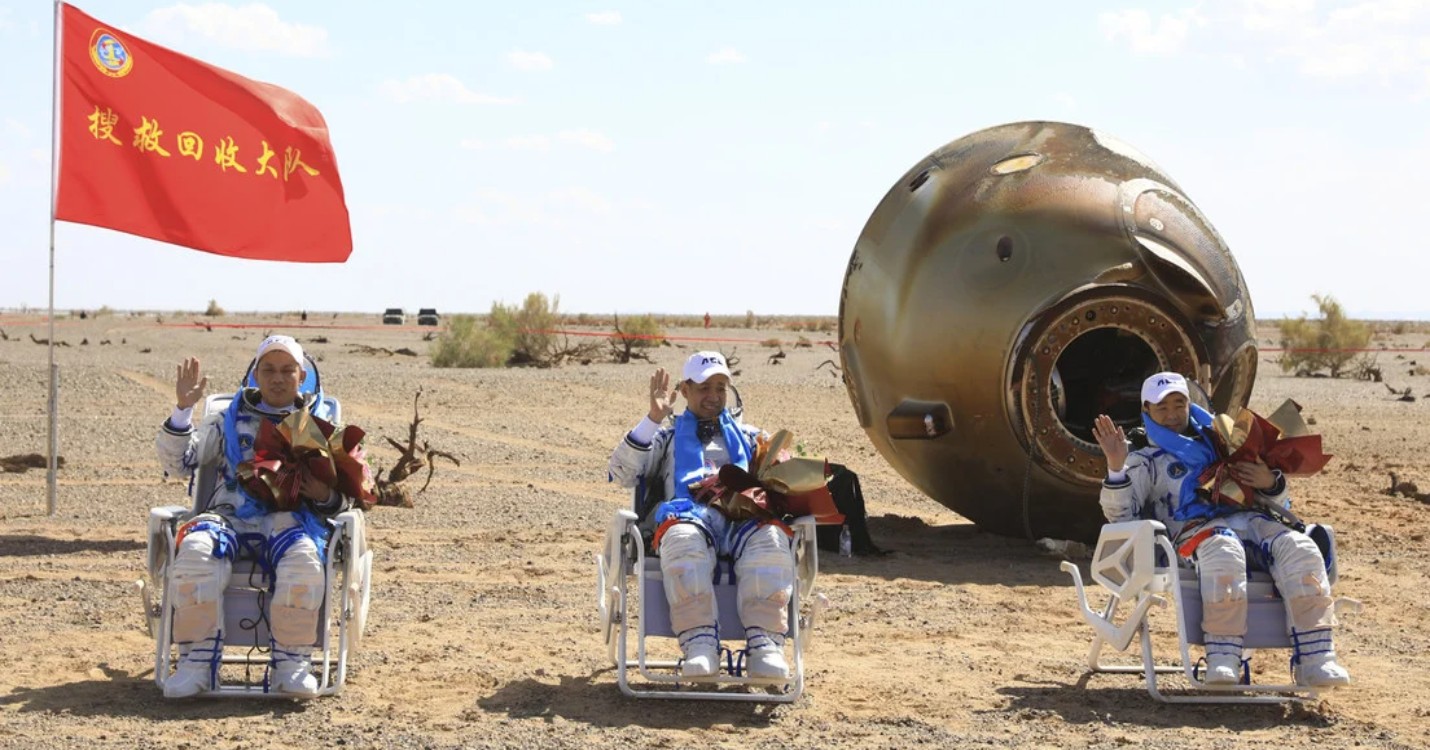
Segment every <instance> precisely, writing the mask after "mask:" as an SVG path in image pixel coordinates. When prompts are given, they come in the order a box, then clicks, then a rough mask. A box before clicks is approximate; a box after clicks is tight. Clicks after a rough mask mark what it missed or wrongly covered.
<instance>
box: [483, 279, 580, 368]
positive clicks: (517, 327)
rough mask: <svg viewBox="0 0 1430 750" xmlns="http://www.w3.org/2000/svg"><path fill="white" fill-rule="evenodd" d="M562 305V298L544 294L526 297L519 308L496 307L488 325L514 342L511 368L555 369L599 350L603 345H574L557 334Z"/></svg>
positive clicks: (562, 335) (498, 304)
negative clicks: (524, 366)
mask: <svg viewBox="0 0 1430 750" xmlns="http://www.w3.org/2000/svg"><path fill="white" fill-rule="evenodd" d="M560 304H561V298H560V297H559V296H553V297H551V298H550V299H549V300H548V299H547V297H546V295H545V294H542V293H541V292H532V293H531V294H528V295H526V301H525V302H523V303H522V306H521V307H519V308H518V307H516V306H515V305H513V306H507V305H503V304H501V303H500V302H494V303H492V312H491V314H490V315H489V316H487V320H488V324H489V325H490V327H491V328H492V329H493V330H495V331H497V332H498V333H499V334H500V335H501V338H502V339H503V340H508V341H511V342H512V349H511V358H510V359H508V360H507V365H510V366H521V365H529V366H532V367H555V366H556V365H559V364H561V363H562V362H563V361H564V360H567V359H580V360H587V359H589V358H590V357H591V356H592V355H594V354H595V353H596V352H597V351H598V350H599V348H600V347H601V346H602V344H601V343H600V342H594V341H588V342H584V343H576V344H573V343H571V340H570V338H569V337H568V336H566V335H565V334H563V333H560V332H558V331H557V330H556V329H557V323H558V322H559V321H560V320H561V313H560V312H559V310H558V307H559V306H560Z"/></svg>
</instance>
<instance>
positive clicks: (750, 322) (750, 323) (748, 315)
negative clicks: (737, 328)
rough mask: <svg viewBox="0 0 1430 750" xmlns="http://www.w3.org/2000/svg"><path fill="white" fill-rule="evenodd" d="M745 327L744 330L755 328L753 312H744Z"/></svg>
mask: <svg viewBox="0 0 1430 750" xmlns="http://www.w3.org/2000/svg"><path fill="white" fill-rule="evenodd" d="M745 327H746V328H754V327H755V311H754V310H746V311H745Z"/></svg>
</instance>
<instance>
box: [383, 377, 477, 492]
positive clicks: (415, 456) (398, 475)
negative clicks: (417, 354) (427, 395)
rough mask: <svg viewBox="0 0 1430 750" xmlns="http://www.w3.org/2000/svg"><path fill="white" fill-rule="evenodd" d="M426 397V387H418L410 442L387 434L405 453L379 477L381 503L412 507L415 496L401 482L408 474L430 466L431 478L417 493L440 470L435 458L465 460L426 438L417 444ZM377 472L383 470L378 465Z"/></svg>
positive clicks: (456, 461)
mask: <svg viewBox="0 0 1430 750" xmlns="http://www.w3.org/2000/svg"><path fill="white" fill-rule="evenodd" d="M421 398H422V389H421V388H418V389H417V393H416V395H414V396H413V397H412V424H410V425H408V427H407V445H405V446H404V445H403V444H402V443H399V442H397V441H396V440H393V439H392V438H390V437H389V438H385V439H386V440H387V442H388V444H389V445H391V446H392V447H393V448H396V449H397V452H398V453H400V454H401V455H400V456H399V457H398V459H397V463H396V464H394V465H393V467H392V468H391V469H388V471H387V477H386V478H383V477H378V478H377V504H378V505H395V506H398V507H402V508H411V507H412V497H411V495H409V494H408V492H407V488H406V487H404V486H403V485H402V484H401V482H402V481H403V480H405V479H407V478H408V477H410V476H412V475H413V474H416V473H417V472H419V471H421V470H422V469H423V468H426V469H427V481H425V482H423V483H422V489H419V490H417V494H419V495H420V494H422V493H423V492H426V491H427V485H429V484H431V483H432V475H433V474H434V473H436V471H437V462H436V461H435V460H434V459H438V458H445V459H447V460H448V461H451V462H452V463H453V464H455V465H457V466H461V465H462V462H461V461H460V460H458V459H457V457H456V456H454V455H452V454H451V453H448V452H446V451H441V450H437V449H435V448H433V447H432V445H431V444H430V443H428V442H427V441H425V440H424V441H422V445H421V447H418V445H417V426H418V425H419V424H422V416H421V413H420V412H419V410H418V402H419V401H420V400H421ZM375 473H381V470H380V469H378V470H377V471H376V472H375Z"/></svg>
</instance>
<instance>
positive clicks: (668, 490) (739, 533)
mask: <svg viewBox="0 0 1430 750" xmlns="http://www.w3.org/2000/svg"><path fill="white" fill-rule="evenodd" d="M683 376H684V377H683V379H682V380H681V382H680V383H679V386H678V388H677V389H672V388H671V382H670V380H671V377H670V374H669V373H667V372H666V371H665V370H664V369H659V368H658V369H656V371H655V373H654V374H653V375H651V378H650V391H649V396H650V412H649V413H648V414H647V415H646V417H645V418H644V419H642V420H641V422H640V424H638V425H636V427H635V429H633V430H631V431H630V433H628V434H627V435H626V436H625V438H624V439H623V440H622V441H621V443H620V444H619V445H617V446H616V449H615V452H614V453H613V454H612V455H611V463H610V476H611V479H612V481H615V482H617V483H619V484H620V485H621V486H622V487H635V486H636V485H637V483H638V482H641V481H645V482H646V483H647V484H648V485H650V484H654V485H655V487H654V488H652V489H651V490H649V492H651V493H652V494H653V496H654V497H659V498H665V499H664V501H663V502H660V503H659V504H657V505H655V506H654V508H651V507H649V505H648V504H647V507H645V508H641V509H638V512H642V513H643V515H642V518H641V528H642V530H643V532H645V533H646V534H647V538H648V539H650V540H651V548H652V549H653V550H654V551H655V552H656V554H658V555H659V556H660V569H661V573H662V575H663V577H664V580H665V595H666V600H667V602H668V603H669V605H670V620H671V624H672V626H673V629H674V630H675V632H676V634H677V636H678V638H679V641H680V649H681V652H682V654H683V655H684V659H683V660H682V662H681V666H680V673H681V676H683V677H686V678H692V679H700V678H705V677H710V676H711V675H714V674H715V672H716V670H717V668H718V666H719V653H720V637H721V635H722V634H721V633H719V632H718V629H717V623H718V619H717V611H716V602H715V591H714V585H713V579H714V574H715V561H716V556H717V555H728V556H729V557H730V558H731V559H733V560H734V563H735V581H736V594H737V607H738V610H739V614H740V620H741V622H743V623H744V625H745V633H744V634H743V635H744V637H745V641H746V648H747V660H746V665H747V669H748V673H749V675H750V676H751V677H754V678H762V679H770V680H777V679H784V678H787V677H788V676H789V665H788V664H787V663H786V662H785V657H784V633H785V632H787V631H788V629H789V628H788V625H789V623H788V605H789V601H790V596H791V593H792V589H793V585H794V557H793V555H792V554H791V553H790V540H791V538H792V536H793V534H792V532H791V531H790V529H789V528H788V527H787V526H785V525H784V524H782V523H779V522H777V521H768V520H759V519H750V520H745V521H732V520H730V519H728V518H726V517H725V516H724V515H723V514H722V513H721V512H720V511H719V510H718V509H716V508H713V507H711V506H709V505H705V504H702V503H699V502H696V501H695V500H693V499H692V497H691V491H690V485H691V484H694V483H697V482H699V481H700V480H701V479H702V478H703V477H706V476H709V475H712V474H715V473H717V472H718V471H719V469H720V467H721V466H724V465H725V464H727V463H733V464H737V465H739V466H740V467H741V468H745V469H750V468H751V462H752V459H753V457H754V454H755V441H756V439H757V438H758V437H759V436H761V435H763V433H762V432H761V431H760V430H759V429H758V428H755V427H750V426H748V425H744V424H740V423H738V422H736V421H735V419H734V418H733V417H731V416H730V413H729V412H728V411H727V410H726V408H725V406H726V397H727V394H728V390H729V386H730V369H729V367H728V366H726V363H725V358H724V357H723V356H722V355H721V354H720V353H719V352H696V353H695V354H693V355H691V356H690V358H689V359H688V360H687V361H686V362H685V367H684V372H683ZM677 392H678V393H679V394H680V395H681V396H682V397H684V399H685V407H686V408H685V412H684V413H682V414H680V415H679V416H677V417H675V419H674V422H673V424H671V425H669V426H662V422H664V421H665V419H666V418H667V417H669V416H671V414H672V413H673V412H674V409H673V405H674V403H675V396H676V393H677Z"/></svg>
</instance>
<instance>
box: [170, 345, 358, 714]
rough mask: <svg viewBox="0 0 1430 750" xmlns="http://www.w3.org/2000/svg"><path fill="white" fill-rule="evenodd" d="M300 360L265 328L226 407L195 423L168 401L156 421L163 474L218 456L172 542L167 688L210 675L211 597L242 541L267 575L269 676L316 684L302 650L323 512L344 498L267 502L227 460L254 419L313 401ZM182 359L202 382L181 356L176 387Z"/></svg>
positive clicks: (294, 688)
mask: <svg viewBox="0 0 1430 750" xmlns="http://www.w3.org/2000/svg"><path fill="white" fill-rule="evenodd" d="M303 362H304V359H303V350H302V348H301V347H300V346H299V345H298V343H297V342H296V341H294V340H293V339H292V338H290V337H287V336H270V337H268V338H267V339H265V340H264V341H263V343H262V344H260V345H259V347H258V354H257V357H256V360H255V364H254V368H255V371H256V377H257V378H258V380H259V387H258V388H245V389H243V390H242V391H240V392H239V394H238V396H237V397H236V398H235V399H234V401H233V403H232V405H231V406H230V408H229V409H227V410H225V411H224V412H221V413H218V414H209V415H207V416H206V417H205V419H204V421H203V423H202V424H201V425H199V426H198V427H197V428H195V426H194V425H193V424H192V421H191V415H192V403H190V404H189V405H187V408H185V406H183V405H181V406H179V407H176V408H175V410H174V413H173V414H172V415H171V416H170V417H169V419H168V420H166V421H165V422H164V424H163V426H162V427H161V428H160V430H159V434H158V437H157V439H156V447H157V449H158V453H159V461H160V464H161V465H162V466H163V468H164V471H165V472H167V473H168V474H169V475H171V476H178V477H185V478H188V477H192V476H193V475H194V473H195V472H196V471H197V470H198V469H199V467H200V466H204V465H209V464H214V465H216V468H217V471H218V481H217V482H216V483H215V487H214V491H213V496H212V497H209V498H198V499H197V500H198V501H199V503H198V504H199V505H200V506H202V507H203V509H204V512H203V513H201V514H200V515H198V516H195V517H194V518H192V519H190V520H189V521H187V522H186V523H184V524H183V525H182V526H180V527H179V530H178V551H177V554H176V556H175V560H174V563H173V569H172V570H171V571H170V574H169V575H170V576H171V578H172V592H173V607H174V612H173V633H174V640H175V642H176V643H178V644H179V648H180V660H179V663H178V668H177V670H176V671H175V673H174V674H173V675H172V676H170V677H169V679H168V680H167V681H166V683H165V686H164V695H165V696H167V697H171V698H177V697H185V696H189V695H194V694H196V693H200V692H203V691H205V690H209V689H212V688H213V686H214V684H215V680H216V677H217V670H218V666H219V660H220V657H221V656H222V648H223V639H224V637H225V633H223V632H222V625H223V624H222V622H220V621H219V611H220V610H219V601H220V598H221V597H222V596H223V591H224V588H225V587H226V586H227V585H228V582H229V576H230V574H231V570H232V567H233V560H234V558H235V556H236V555H237V554H238V553H239V550H240V548H243V549H245V550H247V551H250V552H252V553H254V554H255V557H256V558H257V559H258V561H259V562H258V564H259V566H260V567H262V568H263V569H265V570H267V571H269V572H270V576H271V580H272V582H273V588H272V590H271V592H269V593H268V594H267V595H268V596H270V597H271V599H270V601H269V606H268V608H267V612H268V618H269V630H270V632H271V634H272V644H271V646H272V666H271V672H270V674H269V679H270V684H271V685H272V687H273V688H274V689H276V690H277V691H279V692H284V693H290V694H293V695H296V696H309V695H314V694H316V693H317V690H318V681H317V678H316V677H315V676H314V675H313V674H312V671H311V670H312V667H311V664H310V658H311V652H312V644H313V643H314V642H315V641H316V638H317V633H318V616H319V608H320V607H321V606H322V603H323V596H324V591H325V580H324V565H323V557H324V554H325V552H324V550H325V549H326V540H327V535H328V533H329V532H328V527H327V525H326V524H325V523H324V522H323V520H322V517H324V516H331V515H335V514H337V513H341V512H342V511H344V510H346V509H347V508H348V507H350V506H351V504H352V500H351V499H350V498H347V497H344V496H343V495H342V494H341V493H339V492H337V491H336V490H328V491H327V492H326V494H327V496H326V497H325V498H323V499H321V500H318V501H313V500H311V499H308V500H306V502H305V503H304V505H303V507H301V508H300V509H299V510H298V511H296V512H270V510H269V509H268V508H267V507H265V506H264V504H263V503H262V502H260V501H259V500H257V499H255V498H252V497H249V496H248V495H247V494H246V493H245V492H243V491H242V490H241V488H240V486H239V485H238V483H237V481H236V479H235V477H236V474H235V464H236V463H237V462H240V461H243V460H248V459H251V458H252V457H253V441H254V438H255V436H256V435H257V433H258V427H259V424H260V423H261V421H262V420H269V421H272V422H278V421H281V420H282V419H283V417H284V416H286V415H288V414H290V413H292V412H294V411H295V410H297V409H311V408H312V407H313V406H314V403H315V400H316V396H315V395H314V394H306V395H299V394H298V393H297V386H298V384H299V383H301V382H302V379H303V374H304V373H303V370H302V367H301V363H303ZM190 363H192V377H191V378H190V382H189V384H188V385H189V386H190V387H189V389H188V390H190V391H194V392H201V391H202V385H203V383H201V382H199V374H198V362H197V360H187V361H186V362H185V364H184V365H181V366H180V370H181V375H180V391H181V393H182V392H183V391H184V389H185V386H184V374H183V370H184V369H185V368H186V367H188V366H189V365H190ZM295 364H297V365H298V368H297V370H296V373H295V371H294V370H293V367H294V365H295ZM265 378H267V380H265ZM289 381H291V382H289ZM203 382H204V383H206V380H204V381H203ZM275 384H276V385H275ZM289 386H291V388H290V387H289ZM273 393H277V394H279V397H278V400H282V401H283V402H284V405H282V406H273V405H272V404H271V403H270V400H275V399H270V396H271V395H272V394H273ZM181 399H183V396H182V395H181ZM229 635H232V634H229Z"/></svg>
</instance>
